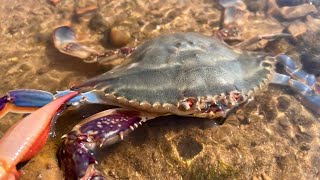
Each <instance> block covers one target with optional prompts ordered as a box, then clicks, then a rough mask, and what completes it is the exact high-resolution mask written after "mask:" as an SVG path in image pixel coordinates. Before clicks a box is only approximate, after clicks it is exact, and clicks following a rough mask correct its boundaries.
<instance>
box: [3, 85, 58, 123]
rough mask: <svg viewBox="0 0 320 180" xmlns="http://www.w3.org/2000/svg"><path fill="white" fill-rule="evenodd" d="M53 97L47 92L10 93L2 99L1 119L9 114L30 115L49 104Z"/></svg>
mask: <svg viewBox="0 0 320 180" xmlns="http://www.w3.org/2000/svg"><path fill="white" fill-rule="evenodd" d="M52 100H53V95H52V94H51V93H49V92H46V91H41V90H34V89H20V90H12V91H9V92H8V93H7V94H6V95H4V96H3V97H1V98H0V118H2V117H3V116H4V115H6V114H7V113H8V112H15V113H30V112H33V111H35V110H36V109H38V108H40V107H42V106H44V105H46V104H48V103H49V102H51V101H52Z"/></svg>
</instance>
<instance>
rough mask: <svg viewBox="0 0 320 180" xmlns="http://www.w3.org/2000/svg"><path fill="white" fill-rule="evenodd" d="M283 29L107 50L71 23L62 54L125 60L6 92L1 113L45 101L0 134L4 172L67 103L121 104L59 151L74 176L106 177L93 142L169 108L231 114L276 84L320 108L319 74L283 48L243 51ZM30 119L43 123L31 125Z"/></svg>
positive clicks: (39, 141) (25, 155) (118, 136)
mask: <svg viewBox="0 0 320 180" xmlns="http://www.w3.org/2000/svg"><path fill="white" fill-rule="evenodd" d="M283 36H286V34H280V35H272V36H260V37H256V38H252V39H249V40H248V41H246V42H243V43H240V44H238V45H236V46H234V47H231V46H229V45H227V44H226V43H224V42H223V41H222V40H221V39H219V38H218V37H215V36H214V37H208V36H204V35H201V34H199V33H194V32H188V33H173V34H167V35H161V36H159V37H156V38H154V39H151V40H148V41H147V42H145V43H143V44H141V45H140V46H138V47H137V48H121V49H118V50H115V51H107V52H104V53H100V52H97V51H95V50H93V49H91V48H89V47H87V46H84V45H82V44H80V43H78V42H77V41H76V37H75V34H74V32H73V31H72V29H71V28H70V27H67V26H63V27H59V28H57V29H56V30H55V31H54V33H53V38H54V43H55V46H56V47H57V48H58V50H59V51H61V52H62V53H65V54H68V55H71V56H75V57H79V58H81V59H84V60H85V61H86V62H104V61H108V60H110V59H114V58H119V57H124V58H125V60H124V62H123V63H122V64H120V65H119V66H117V67H115V68H114V69H112V70H110V71H107V72H106V73H104V74H102V75H100V76H98V77H94V78H92V79H89V80H88V81H86V82H83V83H80V84H77V85H75V86H73V87H71V88H70V89H68V90H65V91H59V92H57V93H56V94H55V95H53V94H51V93H49V92H45V91H40V90H27V89H21V90H12V91H9V92H8V93H7V94H6V95H4V96H3V97H2V98H1V99H0V110H1V114H0V115H5V113H7V112H9V111H12V112H24V113H25V112H30V111H33V110H34V109H36V108H40V107H42V106H43V107H42V108H40V109H38V110H36V111H35V112H34V113H32V114H30V115H29V116H27V117H26V118H25V119H23V120H21V121H20V122H18V123H17V124H16V125H14V126H13V127H11V128H10V129H9V130H8V131H7V132H6V133H5V135H4V136H3V137H2V139H1V140H0V179H6V178H13V177H15V176H17V171H16V169H15V167H16V164H17V163H19V162H22V161H25V160H27V159H30V158H31V157H32V156H33V155H34V154H36V152H37V151H38V150H39V149H40V148H41V147H42V146H43V145H44V143H45V141H46V139H47V137H48V134H49V131H50V124H52V119H53V118H54V115H55V113H56V112H57V111H58V112H60V111H61V110H60V109H59V107H60V106H63V104H66V105H67V106H75V107H77V106H80V105H82V104H88V103H94V104H107V105H112V106H116V107H117V108H112V109H108V110H105V111H103V112H100V113H97V114H95V115H93V116H90V117H88V118H86V119H84V120H83V121H82V122H80V123H79V124H78V125H76V126H75V127H74V128H73V129H72V130H71V131H70V132H69V133H67V134H66V135H64V136H63V137H62V138H63V139H64V141H63V144H62V146H61V147H60V148H59V150H58V153H57V154H58V159H59V163H60V165H61V168H62V169H63V170H64V175H65V177H66V178H67V179H91V178H92V179H95V178H97V179H103V175H102V174H101V173H100V172H99V171H98V170H96V169H95V165H96V164H97V161H96V159H95V157H94V155H93V152H94V149H95V148H97V147H103V146H109V145H111V144H113V143H115V142H117V141H119V140H122V139H123V138H124V137H125V136H127V135H128V134H129V133H130V132H131V131H133V130H134V129H135V128H137V127H138V126H139V125H141V124H142V123H143V122H145V121H147V120H150V119H154V118H156V117H159V116H167V115H178V116H191V117H198V118H206V119H213V118H217V117H224V116H226V115H227V114H228V112H230V111H231V110H233V109H235V108H236V107H238V106H239V105H241V104H243V103H246V102H247V101H248V100H249V99H250V98H251V97H253V95H254V93H255V92H256V91H258V90H259V89H265V88H266V86H267V85H268V84H269V83H274V84H281V85H287V86H290V87H292V88H293V89H294V90H296V91H297V92H298V93H299V94H300V95H301V96H302V97H303V99H304V100H305V102H306V104H308V105H309V106H310V107H311V108H312V109H313V110H314V111H316V112H318V113H319V112H320V95H319V94H320V83H319V82H317V81H316V78H315V76H314V75H312V74H308V73H306V72H305V71H303V70H302V69H301V67H299V66H298V65H296V64H295V63H294V61H293V60H292V59H291V58H290V57H288V56H286V55H284V54H280V55H277V56H274V57H272V56H269V55H268V54H266V53H258V52H247V51H243V50H241V49H242V48H243V47H246V46H248V45H250V44H252V43H254V42H257V41H259V40H260V39H274V38H277V37H283ZM276 63H280V64H282V65H283V67H284V69H285V71H286V72H287V75H285V74H279V73H277V72H275V64H276ZM54 99H56V100H54ZM53 100H54V101H53ZM31 123H34V124H37V126H35V125H33V126H32V127H30V126H28V125H29V124H31ZM12 142H15V143H12Z"/></svg>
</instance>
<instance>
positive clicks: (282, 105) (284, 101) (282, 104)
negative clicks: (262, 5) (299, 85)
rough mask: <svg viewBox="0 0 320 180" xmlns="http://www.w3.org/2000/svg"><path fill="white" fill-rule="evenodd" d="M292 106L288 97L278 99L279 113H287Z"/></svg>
mask: <svg viewBox="0 0 320 180" xmlns="http://www.w3.org/2000/svg"><path fill="white" fill-rule="evenodd" d="M289 106H290V98H288V97H287V96H279V97H277V109H278V111H281V112H285V111H286V110H287V109H288V108H289Z"/></svg>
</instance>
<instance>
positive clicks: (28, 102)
mask: <svg viewBox="0 0 320 180" xmlns="http://www.w3.org/2000/svg"><path fill="white" fill-rule="evenodd" d="M72 92H75V91H73V90H65V91H58V92H57V94H55V95H53V94H52V93H50V92H47V91H41V90H34V89H18V90H12V91H9V92H8V93H7V94H6V95H4V96H2V97H0V119H1V118H2V117H3V116H4V115H6V114H7V113H8V112H13V113H31V112H33V111H35V110H37V109H38V108H40V107H42V106H44V105H46V104H48V103H50V102H51V101H53V100H54V99H57V98H59V97H62V96H64V95H66V94H69V93H72ZM81 103H91V104H103V103H104V101H102V100H101V98H100V96H99V95H98V93H96V92H95V91H88V92H84V93H80V94H79V95H77V96H75V97H74V98H72V99H70V100H69V101H68V102H67V104H68V105H72V106H78V105H79V104H81Z"/></svg>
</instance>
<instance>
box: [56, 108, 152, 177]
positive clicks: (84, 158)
mask: <svg viewBox="0 0 320 180" xmlns="http://www.w3.org/2000/svg"><path fill="white" fill-rule="evenodd" d="M153 118H155V116H154V115H152V114H146V113H142V112H138V111H134V110H128V109H123V108H116V109H109V110H106V111H103V112H100V113H97V114H95V115H93V116H91V117H88V118H87V119H85V120H83V121H82V122H81V123H80V124H78V125H76V126H75V127H74V128H73V130H72V131H71V132H69V133H68V134H66V135H64V136H63V138H64V143H63V145H62V146H61V147H60V148H59V151H58V159H59V163H60V165H61V166H62V169H63V170H64V172H65V177H67V178H70V179H94V178H97V179H99V178H103V176H102V174H101V173H100V172H98V171H97V170H96V169H95V167H94V165H95V164H97V161H96V160H95V158H94V155H93V151H94V150H95V148H96V147H103V146H109V145H111V144H114V143H115V142H117V141H119V140H122V139H123V137H124V136H126V135H127V134H129V133H130V132H131V131H133V129H134V128H137V127H138V125H139V124H141V123H142V122H144V121H146V120H148V119H153Z"/></svg>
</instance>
